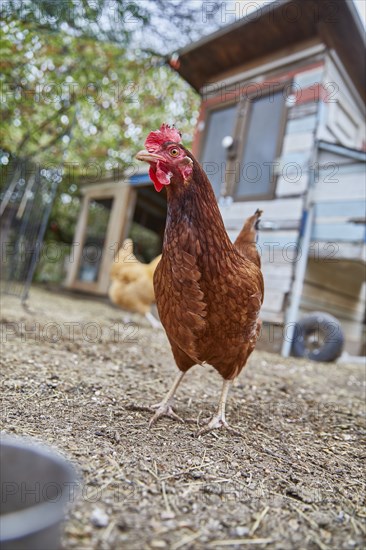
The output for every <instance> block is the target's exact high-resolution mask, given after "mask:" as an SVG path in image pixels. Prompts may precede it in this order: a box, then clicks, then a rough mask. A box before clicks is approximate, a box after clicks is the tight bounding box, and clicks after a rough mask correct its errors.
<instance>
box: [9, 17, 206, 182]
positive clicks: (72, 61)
mask: <svg viewBox="0 0 366 550" xmlns="http://www.w3.org/2000/svg"><path fill="white" fill-rule="evenodd" d="M1 58H2V59H3V60H4V61H3V62H2V76H1V87H2V91H1V97H2V103H1V107H2V120H3V124H2V128H1V134H0V140H1V145H2V147H3V148H4V149H6V150H8V151H10V152H11V153H13V154H14V155H17V156H20V157H27V158H31V159H32V160H34V161H36V162H38V163H40V164H42V165H47V166H49V165H52V164H57V165H59V164H61V163H65V165H66V168H67V175H68V180H69V181H72V180H73V179H74V178H75V177H80V176H81V177H87V178H88V179H89V180H90V179H92V178H93V177H94V179H100V177H102V176H103V175H105V173H106V172H107V171H110V170H112V169H113V168H115V169H117V168H118V169H119V170H121V172H122V171H123V170H124V169H125V168H126V167H127V166H128V165H130V164H131V161H132V159H133V156H134V153H135V152H136V149H137V148H139V147H141V146H142V143H143V140H144V137H145V135H146V134H147V132H148V131H150V130H151V129H154V128H156V127H158V126H159V125H160V124H161V122H162V121H165V122H170V123H175V124H176V126H177V127H178V128H179V129H180V130H181V131H182V132H183V134H184V138H185V141H186V142H187V141H189V140H190V139H191V137H192V131H193V127H194V123H195V119H196V116H197V109H198V97H197V95H196V94H195V93H194V92H193V91H192V90H191V89H190V88H189V87H188V85H186V84H185V83H184V82H183V81H182V79H181V78H180V77H178V76H177V75H176V74H175V73H174V72H173V71H171V69H169V68H168V67H167V66H165V65H162V63H161V60H160V59H159V58H157V57H151V56H150V57H147V56H143V57H140V58H139V59H136V58H133V57H132V56H131V54H130V53H129V52H128V51H127V50H125V49H123V48H121V47H120V46H118V45H116V44H111V43H103V42H97V41H95V40H91V39H88V38H79V37H72V36H70V35H69V34H66V33H64V32H62V31H60V32H56V33H50V32H49V31H48V30H40V29H38V28H36V27H35V26H34V25H32V24H29V23H24V22H20V21H15V20H9V21H7V22H6V24H5V25H3V41H2V48H1Z"/></svg>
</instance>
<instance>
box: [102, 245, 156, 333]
mask: <svg viewBox="0 0 366 550" xmlns="http://www.w3.org/2000/svg"><path fill="white" fill-rule="evenodd" d="M160 258H161V256H157V257H156V258H154V260H152V262H150V263H149V264H143V263H141V262H139V261H138V259H137V258H136V257H135V256H134V254H133V242H132V240H131V239H126V240H125V241H124V243H123V245H122V247H121V248H120V249H119V251H118V253H117V255H116V257H115V259H114V262H113V264H112V268H111V273H110V277H111V279H112V283H111V286H110V287H109V291H108V294H109V298H110V300H111V301H112V302H113V303H114V304H116V305H118V306H119V307H121V308H122V309H127V310H128V311H133V312H136V313H141V315H145V317H146V318H147V319H148V321H149V322H150V323H151V325H152V326H153V327H154V328H158V327H161V324H160V322H159V321H158V320H157V319H156V318H155V317H154V316H153V314H152V313H151V305H152V304H153V303H154V302H155V294H154V286H153V276H154V272H155V269H156V266H157V265H158V263H159V261H160Z"/></svg>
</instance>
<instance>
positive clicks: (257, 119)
mask: <svg viewBox="0 0 366 550" xmlns="http://www.w3.org/2000/svg"><path fill="white" fill-rule="evenodd" d="M330 6H331V7H332V10H333V11H332V12H331V13H330V11H329V10H330ZM170 64H171V66H172V67H173V68H174V69H175V70H176V71H177V72H178V73H179V74H180V75H181V76H182V78H184V79H185V80H186V81H187V82H188V83H189V84H190V85H191V86H192V87H193V88H194V89H195V90H196V91H197V92H198V93H199V94H200V95H201V97H202V103H201V109H200V115H199V120H198V123H197V126H196V131H195V137H194V146H193V149H194V154H195V155H196V156H197V158H198V159H199V160H200V162H201V163H202V164H203V167H204V169H205V170H206V173H207V174H208V176H209V178H210V181H211V183H212V185H213V188H214V190H215V193H216V196H217V199H218V202H219V205H220V209H221V212H222V215H223V219H224V222H225V225H226V228H227V231H228V233H229V235H230V237H231V238H232V239H235V237H236V236H237V234H238V232H239V230H240V228H241V226H242V224H243V221H244V219H245V218H246V217H247V216H248V215H250V214H252V213H253V212H254V211H255V210H256V209H257V208H260V209H262V210H263V211H264V214H263V217H262V223H261V231H260V236H259V242H258V246H259V248H260V251H261V256H262V265H263V272H264V277H265V288H266V293H265V301H264V305H263V310H262V314H261V317H262V319H263V321H264V322H265V324H266V326H267V327H268V333H267V337H266V336H265V337H266V338H267V343H268V344H269V345H270V346H271V347H272V349H277V350H280V349H281V346H282V352H283V354H285V355H288V353H289V352H290V346H291V337H292V333H291V327H292V326H293V324H294V321H296V320H298V319H299V318H301V317H302V316H303V315H304V314H306V313H309V312H313V311H323V312H328V313H331V314H333V315H334V316H335V317H336V318H337V319H338V320H339V321H340V323H341V326H342V330H343V332H344V334H345V344H346V345H345V349H346V351H348V352H349V353H352V354H361V353H364V350H363V349H362V337H363V331H364V326H365V325H364V322H365V318H364V310H365V283H364V274H365V199H366V185H365V161H366V154H365V146H366V141H365V122H364V121H365V90H366V88H365V82H364V75H365V38H364V30H363V27H362V23H361V21H360V19H359V16H358V14H357V12H356V10H355V8H354V5H353V3H352V2H348V1H346V0H338V1H337V2H332V3H327V2H321V1H318V0H308V1H307V2H303V1H300V0H283V1H278V2H274V3H273V4H268V5H266V6H263V7H261V8H260V9H258V10H257V12H255V13H251V14H250V15H248V16H247V17H245V18H243V19H240V20H238V21H237V22H235V23H234V24H232V25H230V26H228V27H225V28H223V29H221V30H219V31H218V32H216V33H214V34H212V35H209V36H207V37H205V38H203V39H202V40H200V41H198V42H196V43H193V44H191V45H189V46H188V47H186V48H184V49H183V50H181V51H180V52H178V53H176V54H174V56H172V58H171V60H170ZM148 181H149V180H148V176H147V175H146V174H145V175H144V174H141V175H138V176H135V181H130V182H128V183H125V184H124V187H123V189H124V191H123V193H122V191H121V190H120V191H119V192H120V193H121V195H120V199H119V200H120V202H117V200H116V202H114V206H113V209H114V210H113V209H112V210H111V214H110V221H109V226H108V227H110V231H112V226H113V231H115V233H114V234H113V238H112V237H111V239H109V237H108V239H107V240H108V243H109V244H110V241H111V240H113V239H117V240H118V241H119V243H120V242H121V240H122V239H123V237H125V236H127V235H128V234H129V232H130V227H131V223H132V221H133V220H134V219H135V220H136V219H138V220H139V221H140V223H144V222H143V216H142V214H141V212H140V214H139V208H140V210H141V209H142V210H143V209H145V208H146V209H147V212H148V213H149V215H151V214H152V211H154V212H155V214H156V211H158V213H159V215H157V214H156V217H155V221H154V217H153V216H152V217H151V219H150V227H152V228H153V229H154V227H153V225H154V223H157V225H156V227H155V231H156V232H157V233H158V234H161V232H162V228H163V227H162V226H161V219H162V217H163V216H164V208H165V205H163V204H159V205H157V204H156V200H157V197H160V195H163V193H161V194H159V195H158V194H156V193H155V194H154V193H151V192H150V193H149V194H148V195H145V197H144V198H143V196H142V195H143V193H142V191H143V190H145V193H148V192H149V191H148V190H149V189H150V190H151V189H152V186H151V184H149V183H148ZM149 185H150V186H149ZM100 187H103V185H101V186H100ZM87 193H89V191H87V192H86V195H85V197H87V196H91V195H87ZM122 195H123V197H122ZM87 200H89V199H87V198H86V199H85V201H87ZM118 205H119V206H118ZM139 205H140V206H139ZM117 208H119V211H118V214H117ZM86 210H87V206H85V204H84V207H83V212H82V216H81V219H80V226H79V227H78V233H77V235H76V239H79V240H80V242H82V240H83V238H85V235H86V234H87V231H86V229H85V228H86V224H85V219H86V218H85V216H86V214H85V212H86ZM83 216H84V218H83ZM112 218H113V219H114V220H117V219H118V221H117V225H114V223H115V222H113V224H112ZM83 219H84V222H83ZM157 220H160V222H157ZM151 224H152V225H151ZM108 231H109V229H108ZM83 235H84V237H83ZM106 242H107V241H106ZM104 251H105V252H104V254H105V256H103V257H104V260H103V265H101V272H100V275H99V276H98V277H99V279H98V281H100V282H98V283H93V284H94V287H93V289H94V291H96V292H99V293H105V292H106V290H107V286H108V281H107V279H108V276H107V273H108V269H109V267H108V266H109V265H110V262H111V258H112V256H111V255H110V254H109V251H108V252H107V250H106V244H105V245H104ZM78 265H80V263H79V264H78ZM70 273H71V275H70V277H69V281H68V284H69V285H70V286H73V287H77V288H81V286H80V282H78V281H77V276H80V267H79V268H76V267H75V266H74V268H73V269H72V270H71V272H70ZM77 274H79V275H77ZM88 284H89V281H88ZM82 286H83V287H84V288H85V287H86V283H85V280H84V282H83V283H82ZM89 288H90V289H91V288H92V287H91V286H89ZM283 327H286V330H284V329H283ZM288 327H290V337H289V336H288V333H286V331H287V329H288Z"/></svg>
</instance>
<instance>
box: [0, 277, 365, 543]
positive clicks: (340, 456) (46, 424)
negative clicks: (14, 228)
mask: <svg viewBox="0 0 366 550" xmlns="http://www.w3.org/2000/svg"><path fill="white" fill-rule="evenodd" d="M2 298H3V305H2V359H1V362H2V366H1V393H2V406H3V410H2V416H1V418H2V421H3V422H2V429H3V433H4V432H6V433H11V434H16V435H19V436H22V435H27V436H32V437H34V438H35V439H36V440H39V441H43V442H46V443H48V444H51V445H53V446H55V447H56V448H57V449H59V450H60V451H61V452H62V453H63V454H64V455H65V456H67V457H69V458H70V459H71V460H72V462H73V463H74V464H75V465H76V466H77V468H78V470H79V472H80V474H81V476H82V482H80V487H79V496H78V498H77V499H75V503H74V504H73V506H72V508H71V510H70V512H69V515H68V518H67V521H66V522H65V530H64V547H65V548H67V549H69V548H70V549H74V548H75V549H76V548H77V549H79V548H80V549H98V550H99V549H100V550H104V549H120V548H128V549H129V550H134V549H136V550H141V549H150V548H152V549H157V548H162V549H164V548H166V549H172V550H178V549H179V548H181V549H184V550H188V549H190V548H194V549H206V548H224V547H229V548H249V549H251V548H253V549H256V548H266V549H272V548H273V549H278V550H279V549H281V550H286V549H289V550H290V549H313V548H314V549H318V548H320V550H325V549H328V548H329V549H336V550H338V549H339V550H340V549H357V548H362V547H363V546H364V544H365V542H366V527H365V519H366V512H365V508H364V504H365V503H364V498H365V487H364V478H365V476H364V473H365V471H364V466H363V464H364V462H363V460H364V459H365V447H362V445H361V442H362V435H363V434H364V433H365V425H364V416H365V415H364V413H365V408H364V391H365V378H364V368H363V366H362V365H355V364H341V365H336V364H321V363H309V362H307V361H303V360H297V359H292V358H291V359H288V360H285V359H282V358H281V357H280V356H277V355H272V354H269V353H264V352H254V354H253V355H252V357H251V358H250V361H249V365H248V367H247V368H246V369H245V370H244V371H243V372H242V374H241V376H240V377H239V379H238V380H237V381H236V382H235V384H234V387H233V389H232V391H231V394H230V395H229V401H228V411H227V418H228V420H229V422H230V423H231V425H232V426H234V427H235V428H237V429H238V430H240V431H241V432H242V436H237V435H233V434H231V433H228V432H226V431H219V432H214V433H209V434H207V435H204V436H201V437H199V438H197V437H195V431H196V429H197V426H198V425H200V423H202V419H204V418H207V417H209V416H210V414H211V413H212V412H213V411H214V409H215V407H216V404H217V400H218V397H219V391H220V387H221V380H220V377H219V375H218V374H217V373H215V371H213V369H211V368H210V367H207V368H202V367H195V368H193V369H192V370H191V371H190V373H189V374H188V375H187V377H186V379H185V380H184V381H183V384H182V387H181V388H180V390H178V394H177V399H176V411H177V413H178V414H179V415H180V416H182V417H183V418H186V419H187V418H191V419H192V418H193V419H195V420H196V424H197V426H195V425H194V423H185V424H180V423H177V422H175V421H174V420H171V419H168V418H164V419H162V420H160V421H159V423H158V424H157V425H155V426H154V427H153V428H152V429H151V430H148V427H147V424H148V419H149V417H150V413H148V412H143V411H136V410H131V408H130V407H131V405H132V404H134V403H138V404H143V403H145V404H153V403H157V402H158V400H159V399H160V398H161V396H162V395H163V394H164V392H165V391H166V390H167V389H168V387H169V385H170V384H171V381H172V380H173V377H174V376H175V374H176V367H175V366H174V362H173V359H172V355H171V352H170V349H169V346H168V343H167V339H166V336H165V334H164V333H163V332H162V331H158V330H153V329H151V328H150V327H149V326H148V325H147V324H146V323H145V322H144V320H141V319H140V318H139V317H136V316H133V315H130V314H128V313H125V312H122V311H120V310H117V309H115V308H114V307H112V306H110V305H109V304H107V303H106V302H105V303H104V302H102V301H93V300H89V299H86V298H85V297H84V298H82V297H80V296H70V295H67V294H60V293H59V294H57V293H56V294H55V293H52V292H48V291H47V290H42V289H40V288H33V289H32V291H31V297H30V307H31V312H30V313H29V312H26V311H24V309H23V308H22V307H21V306H20V304H19V300H18V299H17V298H14V297H8V296H3V297H2ZM70 500H72V499H71V498H70Z"/></svg>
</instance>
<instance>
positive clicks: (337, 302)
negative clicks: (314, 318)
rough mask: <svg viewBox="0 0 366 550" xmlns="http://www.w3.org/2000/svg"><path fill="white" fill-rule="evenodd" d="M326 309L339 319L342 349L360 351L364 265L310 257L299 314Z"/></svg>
mask: <svg viewBox="0 0 366 550" xmlns="http://www.w3.org/2000/svg"><path fill="white" fill-rule="evenodd" d="M313 311H326V312H328V313H330V314H332V315H334V316H335V317H336V318H337V319H338V320H339V322H340V323H341V326H342V330H343V332H344V334H345V339H346V348H345V349H346V351H348V352H349V353H354V354H356V353H359V352H360V351H361V340H362V326H363V319H364V312H365V284H364V266H363V265H362V264H361V263H356V262H354V261H346V260H343V259H341V260H337V261H332V262H325V261H322V260H321V259H319V258H318V259H312V258H310V260H309V263H308V268H307V271H306V276H305V284H304V290H303V295H302V301H301V307H300V316H302V315H305V314H308V313H311V312H313Z"/></svg>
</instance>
